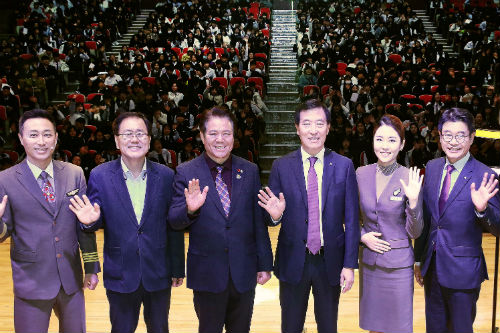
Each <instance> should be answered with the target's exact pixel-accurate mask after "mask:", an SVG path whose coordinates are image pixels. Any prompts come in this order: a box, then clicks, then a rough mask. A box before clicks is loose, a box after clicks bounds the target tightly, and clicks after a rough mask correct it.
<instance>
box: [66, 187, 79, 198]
mask: <svg viewBox="0 0 500 333" xmlns="http://www.w3.org/2000/svg"><path fill="white" fill-rule="evenodd" d="M78 192H80V189H79V188H75V189H74V190H71V191H69V192H66V196H68V197H74V196H75V195H77V194H78Z"/></svg>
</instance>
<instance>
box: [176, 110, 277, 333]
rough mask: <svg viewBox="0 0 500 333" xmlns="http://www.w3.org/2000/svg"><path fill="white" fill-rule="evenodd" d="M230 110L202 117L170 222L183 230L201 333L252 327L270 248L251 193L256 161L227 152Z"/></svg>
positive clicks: (237, 332) (256, 184) (256, 185)
mask: <svg viewBox="0 0 500 333" xmlns="http://www.w3.org/2000/svg"><path fill="white" fill-rule="evenodd" d="M235 124H236V121H235V119H234V115H233V114H231V113H229V112H228V111H226V110H223V109H219V108H217V107H214V108H212V109H210V110H207V111H205V112H204V113H203V115H202V117H201V119H200V132H201V134H200V135H201V139H202V141H203V144H204V146H205V152H204V153H203V154H202V155H201V156H199V157H197V158H195V159H194V160H192V161H189V162H187V163H183V164H181V165H180V166H179V167H177V174H176V175H175V178H174V195H173V199H172V205H171V206H170V210H169V214H168V220H169V222H170V225H171V226H172V227H173V228H174V229H188V230H189V250H188V253H187V287H188V288H191V289H193V294H194V297H193V301H194V308H195V311H196V315H197V316H198V320H199V326H198V331H199V332H200V333H217V332H220V333H222V331H223V329H224V326H225V328H226V330H225V331H226V332H228V333H245V332H249V331H250V323H251V319H252V311H253V302H254V297H255V286H256V284H257V283H259V284H264V283H266V282H267V281H268V280H269V279H270V278H271V273H270V271H271V269H272V265H273V253H272V251H271V243H270V240H269V234H268V232H267V227H266V225H265V223H264V221H263V216H262V215H263V212H262V209H261V208H260V207H259V205H258V203H257V202H258V199H257V194H258V192H259V189H260V187H261V185H260V179H259V171H258V169H257V166H256V165H255V164H253V163H250V162H248V161H246V160H244V159H242V158H239V157H237V156H235V155H232V154H231V150H232V149H233V142H234V133H235V128H234V126H235Z"/></svg>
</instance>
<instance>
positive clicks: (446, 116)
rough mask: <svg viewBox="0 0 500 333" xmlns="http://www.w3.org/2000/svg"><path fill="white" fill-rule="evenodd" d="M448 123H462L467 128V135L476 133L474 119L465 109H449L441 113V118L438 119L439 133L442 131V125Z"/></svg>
mask: <svg viewBox="0 0 500 333" xmlns="http://www.w3.org/2000/svg"><path fill="white" fill-rule="evenodd" d="M448 121H451V122H458V121H461V122H464V123H465V124H466V125H467V128H468V129H469V135H471V134H472V133H474V132H476V129H475V128H474V117H473V116H472V114H471V113H470V112H469V110H467V109H462V108H451V109H448V110H445V111H444V112H443V114H442V115H441V118H439V122H438V130H439V132H441V131H442V130H443V125H444V123H446V122H448Z"/></svg>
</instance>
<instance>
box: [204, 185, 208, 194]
mask: <svg viewBox="0 0 500 333" xmlns="http://www.w3.org/2000/svg"><path fill="white" fill-rule="evenodd" d="M207 193H208V186H205V187H204V188H203V195H207Z"/></svg>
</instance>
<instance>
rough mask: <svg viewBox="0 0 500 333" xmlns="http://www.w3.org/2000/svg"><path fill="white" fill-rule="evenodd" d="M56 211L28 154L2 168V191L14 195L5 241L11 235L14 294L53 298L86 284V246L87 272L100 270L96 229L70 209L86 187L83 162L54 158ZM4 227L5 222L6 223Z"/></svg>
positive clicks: (8, 209)
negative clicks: (83, 228) (87, 226)
mask: <svg viewBox="0 0 500 333" xmlns="http://www.w3.org/2000/svg"><path fill="white" fill-rule="evenodd" d="M53 164H54V182H55V195H56V209H55V212H54V211H53V209H52V208H51V206H50V204H49V203H48V202H47V201H46V200H45V197H44V196H43V193H42V190H41V189H40V186H39V185H38V182H37V180H36V179H35V177H34V176H33V172H31V170H30V168H29V166H28V164H27V162H26V160H24V161H23V162H21V163H20V164H17V165H15V166H13V167H11V168H9V169H7V170H5V171H2V172H0V196H2V197H3V196H4V195H5V194H7V195H8V197H9V199H8V202H7V207H6V209H5V213H4V216H3V217H2V221H3V222H4V223H5V224H7V227H8V229H7V233H6V234H5V236H4V237H2V238H1V239H0V242H3V241H4V240H5V239H6V238H7V237H9V236H11V243H10V256H11V263H12V278H13V281H14V294H15V295H16V296H17V297H20V298H25V299H52V298H54V297H56V295H57V294H58V292H59V290H60V289H61V286H62V288H63V289H64V291H65V292H66V294H69V295H70V294H73V293H75V292H76V291H78V290H79V289H81V288H82V286H83V276H82V267H81V259H80V251H79V250H78V248H79V247H80V249H81V250H82V253H83V257H84V261H86V263H85V272H86V273H97V272H99V270H100V267H99V259H98V256H97V245H96V241H95V234H94V233H84V232H82V231H81V230H80V228H79V222H78V219H77V218H76V216H75V215H74V214H73V212H72V211H71V210H70V209H69V204H70V201H69V199H70V198H71V196H73V195H75V194H77V193H78V195H83V194H85V192H86V189H87V186H86V184H85V177H84V175H83V171H82V169H81V168H80V167H77V166H75V165H73V164H70V163H65V162H60V161H53ZM2 227H3V226H2Z"/></svg>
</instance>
